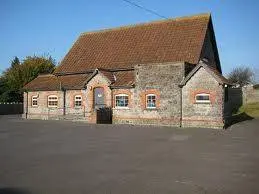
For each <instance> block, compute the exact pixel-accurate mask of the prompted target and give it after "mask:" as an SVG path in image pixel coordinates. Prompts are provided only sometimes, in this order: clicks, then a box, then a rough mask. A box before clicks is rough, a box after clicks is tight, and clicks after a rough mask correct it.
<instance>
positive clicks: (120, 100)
mask: <svg viewBox="0 0 259 194" xmlns="http://www.w3.org/2000/svg"><path fill="white" fill-rule="evenodd" d="M128 105H129V96H128V95H127V94H118V95H116V96H115V107H128Z"/></svg>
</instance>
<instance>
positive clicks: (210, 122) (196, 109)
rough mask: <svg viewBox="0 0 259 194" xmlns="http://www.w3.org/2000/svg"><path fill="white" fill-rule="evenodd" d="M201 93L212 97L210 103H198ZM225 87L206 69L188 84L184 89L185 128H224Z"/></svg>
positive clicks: (197, 73)
mask: <svg viewBox="0 0 259 194" xmlns="http://www.w3.org/2000/svg"><path fill="white" fill-rule="evenodd" d="M199 93H206V94H209V95H210V100H211V102H210V103H196V100H195V96H196V94H199ZM223 94H224V92H223V86H222V85H219V83H218V82H217V81H216V80H215V79H214V78H213V76H211V75H210V74H209V73H208V72H207V71H206V70H205V69H204V68H200V69H199V70H198V71H197V72H196V74H194V75H193V77H192V78H191V79H190V80H189V81H188V82H187V83H186V85H185V86H184V87H183V89H182V96H183V98H182V106H183V107H182V110H183V112H182V116H183V117H182V125H183V127H189V126H197V127H215V128H222V127H223V126H224V121H223V104H224V103H223V100H224V97H223Z"/></svg>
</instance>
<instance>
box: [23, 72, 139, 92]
mask: <svg viewBox="0 0 259 194" xmlns="http://www.w3.org/2000/svg"><path fill="white" fill-rule="evenodd" d="M98 71H99V72H100V73H102V74H103V75H104V76H105V77H106V78H107V79H108V80H109V81H110V82H111V86H112V87H132V86H133V84H134V70H132V71H118V72H110V71H106V70H98ZM98 71H94V72H93V73H87V74H74V75H63V76H55V75H52V74H47V75H39V76H38V77H37V78H35V79H34V80H32V81H31V82H29V83H28V84H26V85H25V86H24V87H23V88H24V89H25V90H29V91H53V90H61V89H70V90H73V89H83V88H84V86H85V84H86V82H87V80H88V81H90V80H91V78H92V77H94V76H95V75H96V74H97V73H98Z"/></svg>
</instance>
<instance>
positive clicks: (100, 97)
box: [94, 88, 105, 109]
mask: <svg viewBox="0 0 259 194" xmlns="http://www.w3.org/2000/svg"><path fill="white" fill-rule="evenodd" d="M103 107H105V103H104V90H103V88H94V109H99V108H103Z"/></svg>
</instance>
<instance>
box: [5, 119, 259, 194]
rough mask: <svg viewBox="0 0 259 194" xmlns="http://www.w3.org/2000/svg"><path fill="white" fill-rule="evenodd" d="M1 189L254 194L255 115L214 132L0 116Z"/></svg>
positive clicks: (22, 193)
mask: <svg viewBox="0 0 259 194" xmlns="http://www.w3.org/2000/svg"><path fill="white" fill-rule="evenodd" d="M2 193H7V194H33V193H47V194H50V193H62V194H64V193H89V194H97V193H98V194H99V193H100V194H131V193H134V194H135V193H140V194H144V193H147V194H158V193H159V194H160V193H161V194H163V193H170V194H173V193H181V194H184V193H228V194H229V193H235V194H236V193H242V194H243V193H245V194H249V193H259V120H250V121H244V122H242V123H238V124H235V125H233V126H231V127H230V128H228V129H227V130H215V129H200V128H185V129H181V128H170V127H150V126H131V125H90V124H83V123H75V122H68V121H40V120H22V119H20V118H19V117H16V116H0V194H2Z"/></svg>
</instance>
